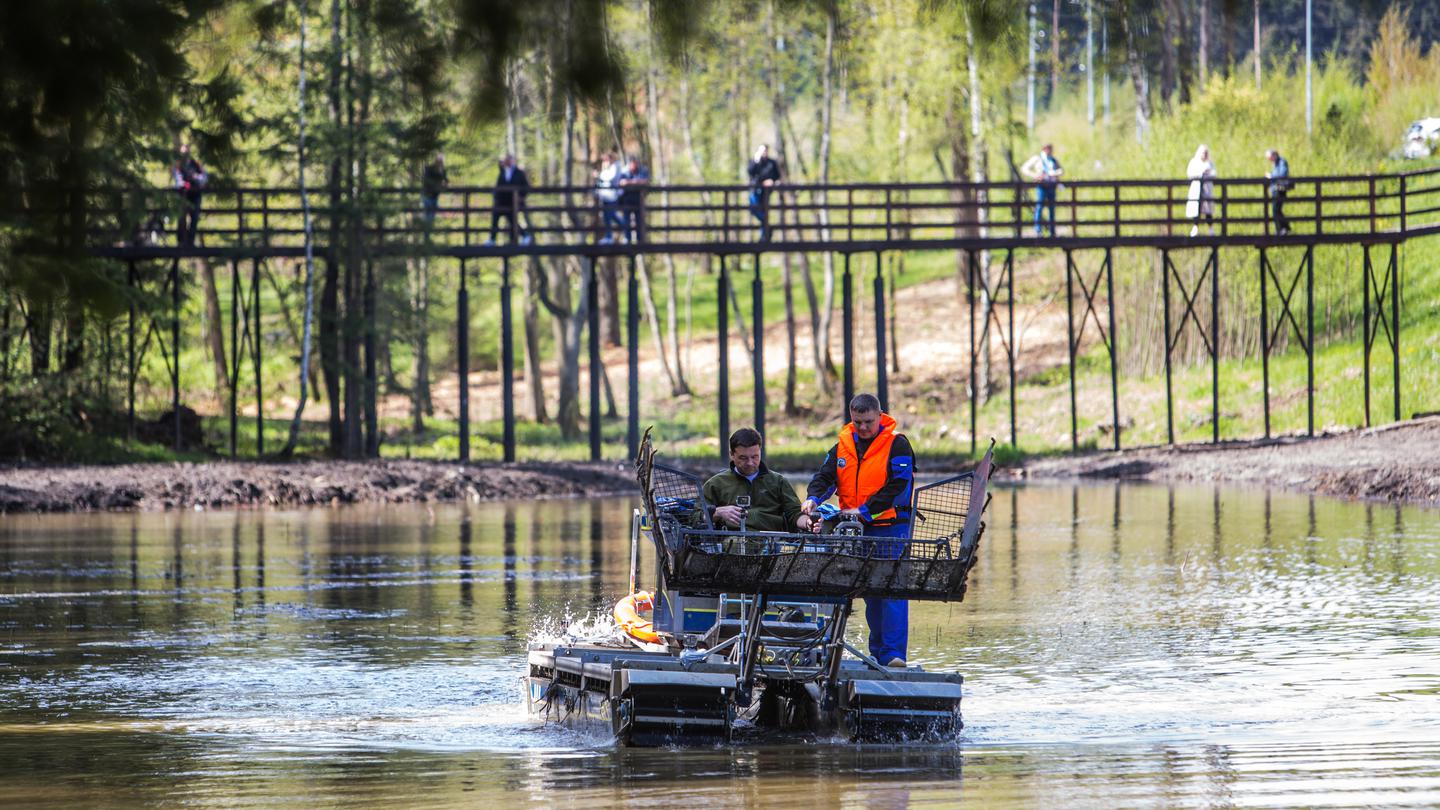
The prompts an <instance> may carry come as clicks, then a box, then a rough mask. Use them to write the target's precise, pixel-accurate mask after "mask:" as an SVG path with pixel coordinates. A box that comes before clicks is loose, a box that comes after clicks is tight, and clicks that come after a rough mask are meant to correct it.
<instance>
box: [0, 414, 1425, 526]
mask: <svg viewBox="0 0 1440 810" xmlns="http://www.w3.org/2000/svg"><path fill="white" fill-rule="evenodd" d="M1002 474H1004V475H1008V476H1011V477H1015V478H1035V479H1077V478H1106V479H1123V480H1146V481H1187V482H1218V483H1228V484H1233V485H1240V486H1255V487H1268V488H1277V489H1290V490H1299V491H1302V492H1313V493H1315V494H1318V495H1330V496H1335V497H1342V498H1362V499H1371V500H1385V501H1395V502H1401V503H1413V504H1419V505H1425V506H1434V507H1440V417H1429V418H1424V419H1416V420H1412V421H1409V422H1402V423H1399V424H1395V425H1387V426H1385V427H1380V428H1373V429H1370V430H1355V431H1349V432H1345V433H1335V434H1331V435H1326V436H1320V437H1316V438H1314V439H1307V438H1300V437H1286V438H1279V439H1272V440H1269V441H1248V442H1226V443H1223V444H1220V445H1184V446H1180V447H1148V448H1137V449H1134V450H1122V451H1120V452H1118V453H1093V454H1089V455H1084V456H1070V457H1064V458H1046V459H1032V460H1031V461H1029V462H1027V463H1025V464H1023V465H1019V466H1017V467H1013V468H1011V469H1009V470H1005V471H1004V472H1003V473H1002ZM634 490H635V479H634V477H633V473H632V472H631V470H630V465H629V464H617V463H608V464H582V463H531V464H483V465H469V464H455V463H446V462H427V461H398V460H396V461H369V462H366V461H305V462H296V463H291V464H277V463H256V462H230V461H215V462H210V463H206V464H127V465H119V466H91V467H34V468H25V467H12V468H0V514H4V513H20V512H86V511H100V510H162V509H190V508H194V507H196V506H201V507H205V508H226V507H248V506H324V505H332V504H346V503H411V502H437V501H439V502H444V501H463V500H472V501H483V500H500V499H505V498H564V497H581V496H590V495H604V494H624V493H632V492H634Z"/></svg>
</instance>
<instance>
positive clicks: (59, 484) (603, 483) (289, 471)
mask: <svg viewBox="0 0 1440 810" xmlns="http://www.w3.org/2000/svg"><path fill="white" fill-rule="evenodd" d="M634 489H635V477H634V473H633V472H632V471H631V469H630V465H628V464H625V465H617V464H541V463H534V464H490V465H469V464H455V463H441V462H426V461H370V462H362V461H307V462H296V463H292V464H278V463H255V462H229V461H216V462H210V463H206V464H125V465H118V466H111V467H101V466H91V467H37V468H23V467H22V468H8V469H6V468H0V514H4V513H13V512H87V511H97V510H115V509H124V510H131V509H138V510H161V509H190V508H193V507H196V506H201V507H205V508H224V507H245V506H318V505H329V504H343V503H361V502H366V503H407V502H421V501H430V502H434V501H442V502H443V501H462V500H472V501H485V500H499V499H505V498H562V497H578V496H583V495H601V494H608V493H621V492H631V491H634Z"/></svg>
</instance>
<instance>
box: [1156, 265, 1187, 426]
mask: <svg viewBox="0 0 1440 810" xmlns="http://www.w3.org/2000/svg"><path fill="white" fill-rule="evenodd" d="M1160 280H1161V283H1160V305H1161V307H1162V308H1163V309H1162V310H1161V311H1162V312H1163V313H1164V316H1163V317H1162V319H1161V321H1162V324H1163V325H1164V327H1165V441H1166V443H1167V444H1174V443H1175V394H1174V391H1173V387H1172V385H1171V374H1172V372H1171V365H1170V350H1171V348H1172V346H1173V343H1172V340H1173V339H1172V338H1171V337H1170V334H1171V333H1170V251H1168V250H1165V249H1164V248H1161V250H1160ZM1182 325H1183V324H1182Z"/></svg>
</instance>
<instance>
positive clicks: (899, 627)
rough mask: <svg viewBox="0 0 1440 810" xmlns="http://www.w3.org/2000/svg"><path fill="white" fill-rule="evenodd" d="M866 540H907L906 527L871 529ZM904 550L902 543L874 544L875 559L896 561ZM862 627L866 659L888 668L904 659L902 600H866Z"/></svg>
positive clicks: (906, 612) (905, 608)
mask: <svg viewBox="0 0 1440 810" xmlns="http://www.w3.org/2000/svg"><path fill="white" fill-rule="evenodd" d="M865 535H866V536H867V537H898V538H901V539H902V540H903V539H905V538H908V537H909V536H910V526H909V524H906V523H900V524H896V525H894V526H871V527H868V528H867V529H866V531H865ZM904 550H905V543H903V542H878V543H876V544H875V556H876V557H880V558H883V559H887V560H889V559H896V558H898V557H899V556H900V555H901V553H902V552H903V551H904ZM865 625H866V626H867V627H869V628H870V655H871V657H873V658H874V659H875V660H876V661H879V662H880V663H881V664H888V663H890V662H891V661H892V660H894V659H896V658H905V657H906V656H905V648H906V647H907V646H908V645H909V641H910V603H909V602H908V601H906V600H904V599H866V600H865Z"/></svg>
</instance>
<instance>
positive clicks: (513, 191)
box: [485, 154, 532, 246]
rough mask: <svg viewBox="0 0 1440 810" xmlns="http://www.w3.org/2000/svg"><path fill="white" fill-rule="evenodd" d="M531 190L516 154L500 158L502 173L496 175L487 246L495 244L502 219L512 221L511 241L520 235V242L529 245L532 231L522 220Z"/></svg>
mask: <svg viewBox="0 0 1440 810" xmlns="http://www.w3.org/2000/svg"><path fill="white" fill-rule="evenodd" d="M529 191H530V178H529V176H528V175H526V174H525V170H524V169H522V168H520V167H519V166H516V165H515V156H514V155H510V154H507V155H505V157H502V158H500V173H499V174H498V175H496V177H495V200H494V207H493V208H491V210H490V238H489V239H487V240H485V244H486V245H487V246H489V245H494V244H495V233H496V232H497V231H498V230H499V229H500V220H501V219H508V220H509V221H510V228H509V234H510V242H511V244H514V242H515V235H516V234H517V233H518V234H519V235H520V244H522V245H528V244H530V242H531V241H532V240H531V239H530V231H529V229H528V228H526V227H525V225H524V222H523V221H522V220H521V215H522V214H523V213H524V211H525V195H526V194H527V193H528V192H529Z"/></svg>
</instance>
